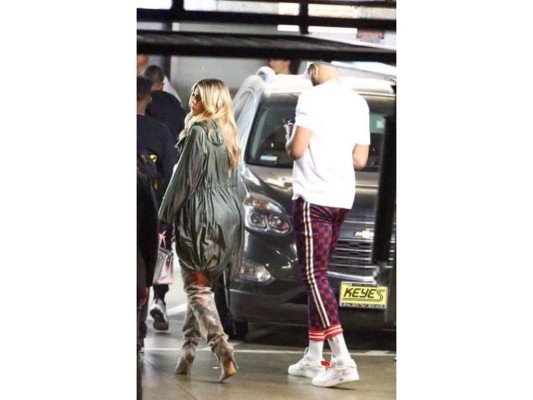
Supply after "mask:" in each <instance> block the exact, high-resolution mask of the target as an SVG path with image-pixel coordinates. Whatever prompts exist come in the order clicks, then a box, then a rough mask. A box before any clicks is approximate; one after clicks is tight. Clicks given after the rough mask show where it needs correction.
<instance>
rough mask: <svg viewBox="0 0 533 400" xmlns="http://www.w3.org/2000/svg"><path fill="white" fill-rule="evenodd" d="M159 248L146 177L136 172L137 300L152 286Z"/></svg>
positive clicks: (154, 211) (154, 206) (152, 204)
mask: <svg viewBox="0 0 533 400" xmlns="http://www.w3.org/2000/svg"><path fill="white" fill-rule="evenodd" d="M158 248H159V230H158V224H157V205H156V203H155V198H154V193H153V190H152V187H151V185H150V181H149V179H148V176H146V175H145V174H143V173H140V172H137V300H138V301H139V300H140V299H142V298H143V297H144V296H145V287H150V286H152V281H153V279H154V269H155V263H156V260H157V251H158Z"/></svg>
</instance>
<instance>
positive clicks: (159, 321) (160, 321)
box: [150, 310, 168, 331]
mask: <svg viewBox="0 0 533 400" xmlns="http://www.w3.org/2000/svg"><path fill="white" fill-rule="evenodd" d="M150 315H151V316H152V318H153V319H154V329H156V330H158V331H168V321H165V319H164V318H163V315H161V313H159V312H157V311H155V310H152V311H150Z"/></svg>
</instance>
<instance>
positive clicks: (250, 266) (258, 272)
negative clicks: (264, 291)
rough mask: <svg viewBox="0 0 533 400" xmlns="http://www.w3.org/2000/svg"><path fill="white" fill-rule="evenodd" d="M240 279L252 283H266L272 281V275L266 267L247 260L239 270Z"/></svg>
mask: <svg viewBox="0 0 533 400" xmlns="http://www.w3.org/2000/svg"><path fill="white" fill-rule="evenodd" d="M238 278H240V279H243V280H246V281H252V282H266V281H269V280H270V279H272V275H271V274H270V272H268V269H266V267H265V266H264V265H261V264H257V263H255V262H253V261H250V260H246V259H245V260H244V261H243V264H242V265H241V269H240V270H239V275H238Z"/></svg>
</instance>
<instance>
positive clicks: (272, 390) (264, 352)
mask: <svg viewBox="0 0 533 400" xmlns="http://www.w3.org/2000/svg"><path fill="white" fill-rule="evenodd" d="M166 301H167V309H168V312H169V318H170V329H169V330H168V331H166V332H159V331H156V330H154V329H153V328H152V319H151V317H148V320H147V324H148V334H147V338H146V339H145V352H144V355H143V359H142V361H141V365H142V371H143V372H142V382H143V398H144V400H167V399H201V400H211V399H220V400H223V399H253V400H262V399H307V400H312V399H320V400H329V399H335V400H342V399H350V400H363V399H364V400H394V399H395V398H396V362H395V353H396V351H395V350H396V338H395V335H394V334H393V333H383V332H382V333H357V334H353V333H346V335H345V338H346V343H347V344H348V348H349V349H350V351H351V353H352V355H353V357H354V359H355V361H356V363H357V366H358V371H359V375H360V380H359V381H358V382H354V383H353V384H351V385H349V386H346V387H344V388H318V387H314V386H312V385H311V381H310V379H307V378H303V377H294V376H289V375H288V374H287V368H288V366H289V365H290V364H292V363H294V362H296V361H298V360H299V359H300V358H301V356H302V354H303V349H304V348H305V346H306V340H307V331H306V329H305V328H301V327H281V326H273V325H251V326H250V332H249V334H248V335H247V336H246V338H245V339H244V340H242V341H232V344H233V345H234V346H235V351H236V352H235V358H236V361H237V363H238V365H239V371H238V373H237V375H235V376H234V377H232V378H230V379H228V380H227V381H225V383H223V384H220V383H218V376H219V375H220V369H219V367H218V364H217V361H216V358H215V357H214V355H213V354H212V353H211V352H210V350H209V347H208V346H207V344H206V343H205V341H204V342H202V343H200V346H199V348H198V351H197V356H196V359H195V361H194V365H193V368H192V372H191V375H190V376H183V375H176V374H175V373H174V367H175V365H176V362H177V359H178V353H179V348H180V347H181V339H180V338H181V327H182V325H183V318H184V316H185V307H184V304H185V296H184V293H183V290H182V288H181V281H180V279H179V274H177V273H176V275H175V284H174V285H173V286H171V289H170V291H169V293H168V294H167V298H166ZM325 358H326V359H329V349H328V348H327V345H326V347H325Z"/></svg>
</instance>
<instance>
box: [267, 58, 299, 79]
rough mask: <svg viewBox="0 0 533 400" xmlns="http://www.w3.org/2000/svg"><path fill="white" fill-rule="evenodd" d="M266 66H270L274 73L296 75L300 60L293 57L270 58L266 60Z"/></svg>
mask: <svg viewBox="0 0 533 400" xmlns="http://www.w3.org/2000/svg"><path fill="white" fill-rule="evenodd" d="M268 66H269V67H270V68H272V69H273V70H274V72H275V73H276V74H281V75H297V74H298V69H299V68H300V61H299V60H294V59H280V58H271V59H269V60H268Z"/></svg>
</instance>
